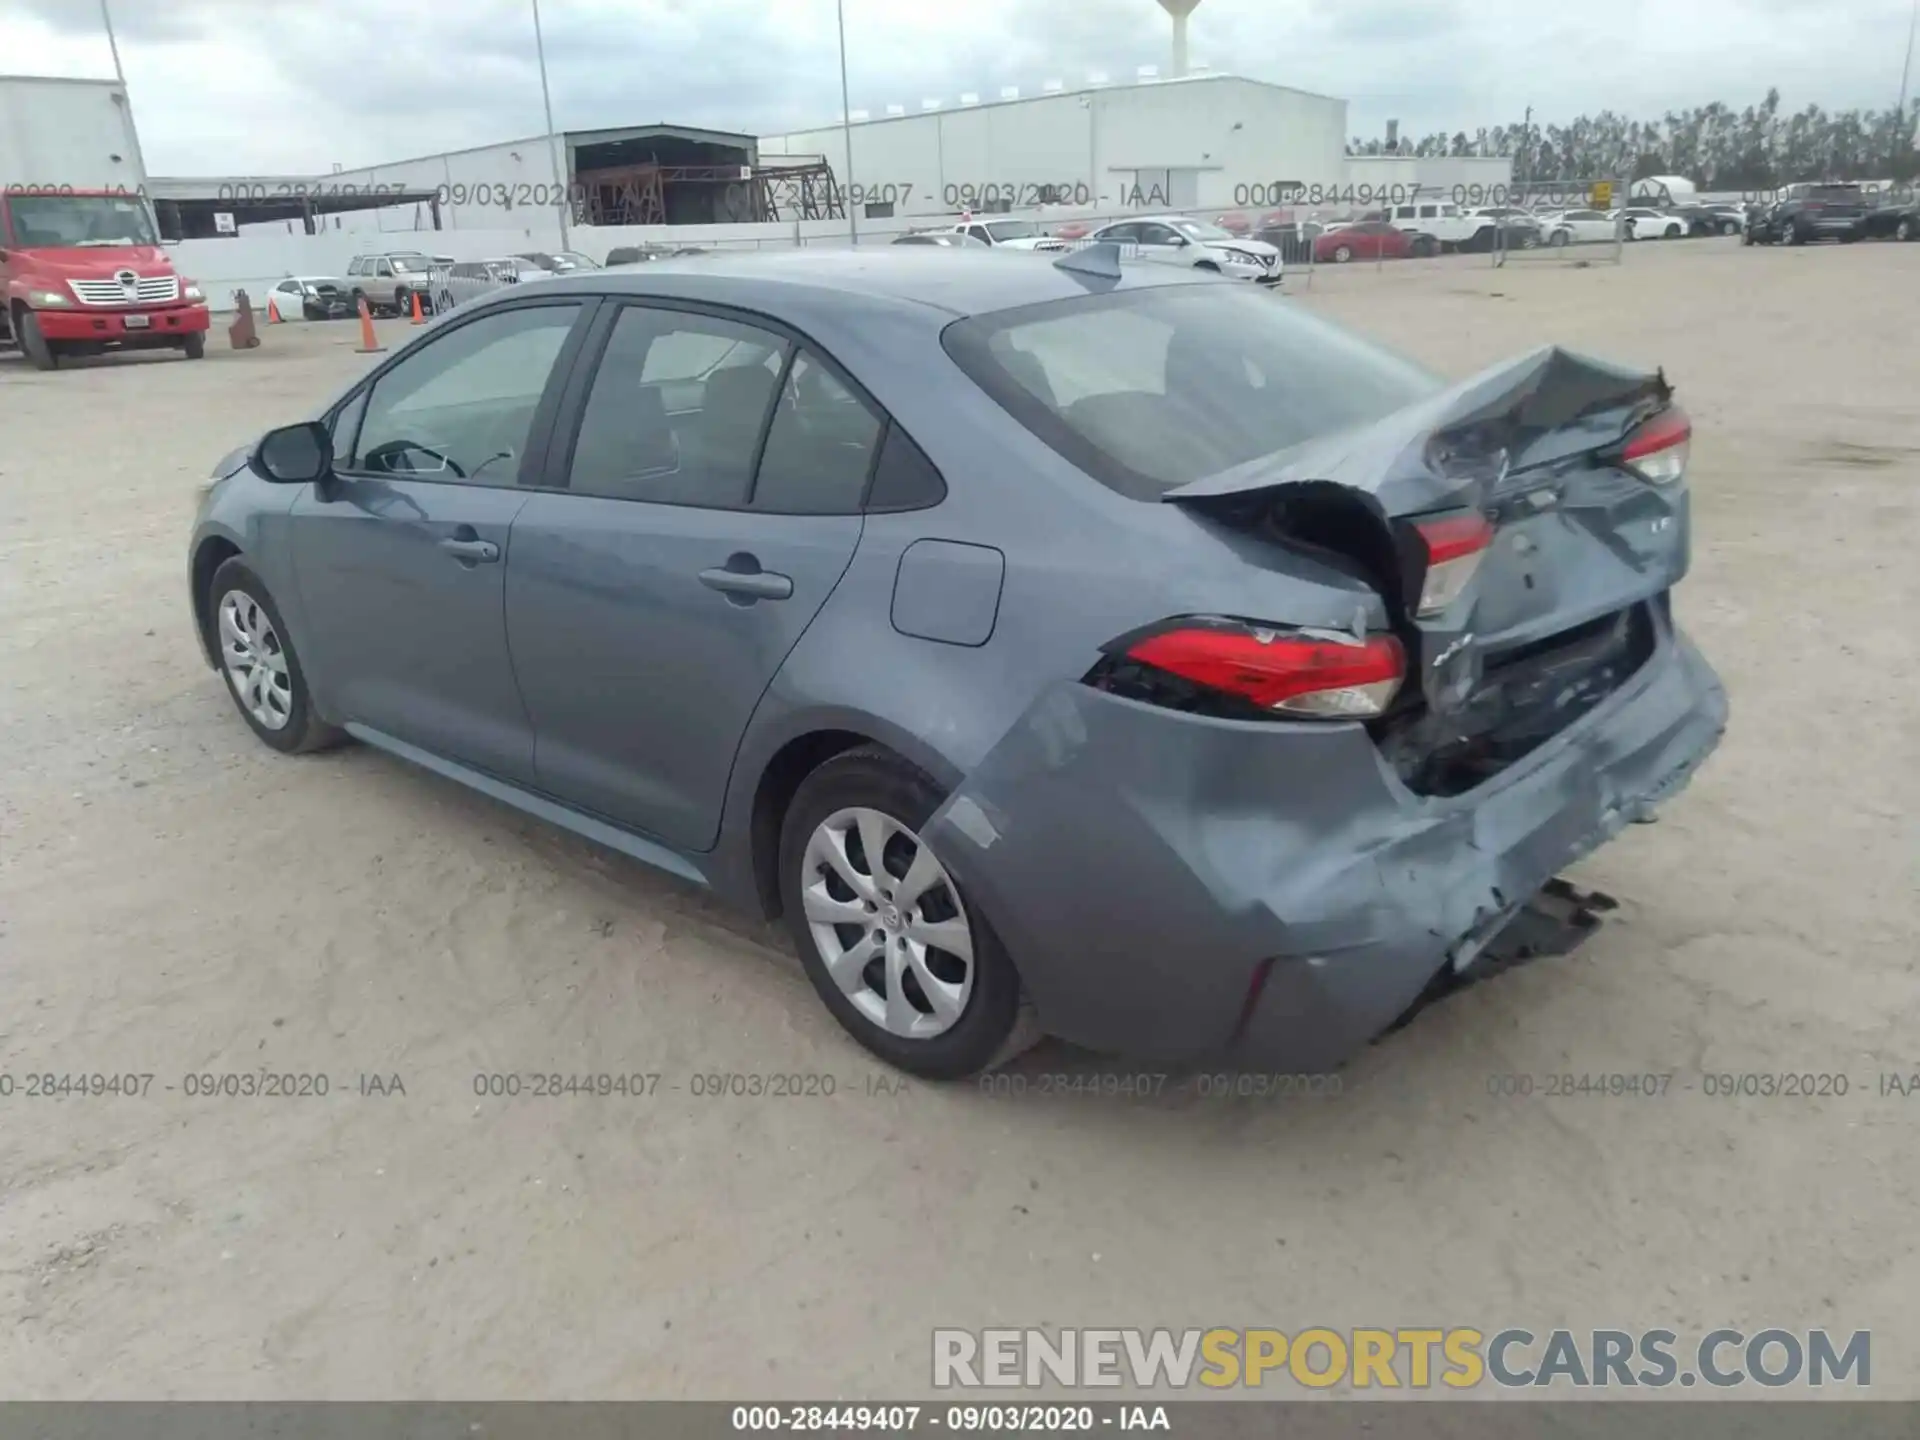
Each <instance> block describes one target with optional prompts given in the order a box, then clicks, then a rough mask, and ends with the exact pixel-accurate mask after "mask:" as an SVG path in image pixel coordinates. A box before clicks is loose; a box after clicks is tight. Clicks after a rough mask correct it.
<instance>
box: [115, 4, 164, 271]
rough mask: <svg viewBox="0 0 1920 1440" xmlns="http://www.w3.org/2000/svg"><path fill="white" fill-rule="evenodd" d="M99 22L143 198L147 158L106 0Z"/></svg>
mask: <svg viewBox="0 0 1920 1440" xmlns="http://www.w3.org/2000/svg"><path fill="white" fill-rule="evenodd" d="M100 23H101V24H102V25H103V26H105V27H106V31H107V48H108V49H109V50H111V51H112V52H113V79H114V83H115V84H117V85H118V86H119V87H120V117H121V120H122V121H123V122H124V123H125V125H126V127H127V140H128V143H129V148H131V149H132V151H133V165H134V169H135V170H136V171H137V172H138V173H139V176H140V186H139V189H140V198H141V199H142V200H145V199H146V196H147V159H146V156H144V155H142V154H141V153H140V127H139V126H137V125H135V124H134V123H133V97H132V96H131V95H129V94H128V93H127V72H126V70H125V69H123V68H122V67H121V64H120V42H119V40H118V39H116V38H115V37H114V33H113V11H112V10H111V9H109V8H108V6H107V0H100ZM158 219H159V217H158V216H157V215H156V216H155V224H156V230H155V233H156V234H158V233H159V232H158V229H157V226H158Z"/></svg>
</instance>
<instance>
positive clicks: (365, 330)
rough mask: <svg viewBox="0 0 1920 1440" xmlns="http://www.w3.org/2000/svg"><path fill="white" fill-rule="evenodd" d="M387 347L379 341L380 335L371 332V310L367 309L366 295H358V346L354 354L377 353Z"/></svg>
mask: <svg viewBox="0 0 1920 1440" xmlns="http://www.w3.org/2000/svg"><path fill="white" fill-rule="evenodd" d="M386 348H387V347H386V346H384V345H382V344H381V343H380V337H379V336H378V335H375V334H374V333H373V312H372V311H371V310H369V309H367V297H366V296H364V295H362V296H361V297H360V346H359V348H358V349H357V350H355V351H354V352H353V353H354V354H356V355H378V354H380V353H381V352H382V351H384V350H385V349H386Z"/></svg>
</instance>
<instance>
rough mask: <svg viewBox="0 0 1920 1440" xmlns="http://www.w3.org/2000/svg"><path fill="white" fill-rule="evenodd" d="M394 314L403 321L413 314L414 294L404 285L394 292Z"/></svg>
mask: <svg viewBox="0 0 1920 1440" xmlns="http://www.w3.org/2000/svg"><path fill="white" fill-rule="evenodd" d="M393 313H394V314H395V315H397V316H399V317H400V318H401V319H402V320H404V319H406V318H407V316H408V315H410V314H412V313H413V292H412V291H411V290H409V289H407V288H406V287H405V286H404V285H403V286H401V287H400V288H399V289H398V290H396V291H394V292H393Z"/></svg>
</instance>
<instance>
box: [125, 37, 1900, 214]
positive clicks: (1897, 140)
mask: <svg viewBox="0 0 1920 1440" xmlns="http://www.w3.org/2000/svg"><path fill="white" fill-rule="evenodd" d="M102 3H104V0H102ZM1916 28H1920V0H1913V13H1912V14H1910V15H1909V16H1908V17H1907V58H1906V59H1905V60H1903V61H1901V62H1900V103H1899V104H1898V105H1896V106H1894V107H1893V119H1894V132H1893V143H1894V144H1895V145H1896V146H1897V145H1899V144H1900V142H1901V141H1902V139H1904V138H1905V136H1906V133H1907V80H1908V79H1909V78H1910V77H1911V76H1912V74H1913V32H1914V30H1915V29H1916ZM1906 143H1907V148H1908V149H1909V150H1911V149H1912V148H1913V142H1912V141H1911V140H1908V141H1907V142H1906ZM1900 159H1901V157H1900V153H1899V151H1898V150H1896V151H1895V152H1894V155H1893V165H1894V174H1893V176H1892V177H1891V178H1893V179H1896V180H1897V179H1899V178H1900V177H1899V167H1900Z"/></svg>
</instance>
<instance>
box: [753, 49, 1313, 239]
mask: <svg viewBox="0 0 1920 1440" xmlns="http://www.w3.org/2000/svg"><path fill="white" fill-rule="evenodd" d="M1346 124H1347V119H1346V102H1345V101H1344V100H1335V99H1330V98H1328V97H1326V96H1320V95H1310V94H1307V93H1305V92H1303V91H1298V90H1288V89H1284V88H1282V87H1280V86H1275V85H1264V84H1260V83H1258V82H1256V81H1251V80H1242V79H1239V78H1237V77H1234V76H1208V77H1205V78H1200V79H1192V80H1182V81H1177V82H1173V81H1170V82H1163V83H1160V84H1152V85H1127V86H1115V87H1111V88H1107V89H1097V90H1084V91H1076V92H1071V93H1066V94H1058V95H1040V96H1032V97H1028V98H1025V99H1021V100H1017V101H1001V102H995V103H992V104H987V105H978V106H962V107H953V108H948V109H944V110H938V111H934V112H931V113H925V112H923V113H921V114H917V115H908V116H902V117H896V118H892V119H883V120H868V121H863V122H861V123H859V124H856V125H855V126H853V162H854V164H853V180H854V183H855V184H856V185H858V186H859V187H860V188H861V190H862V191H863V192H868V191H871V190H873V189H874V188H876V187H877V188H878V189H879V190H880V192H881V197H882V198H883V199H884V198H885V196H886V193H887V187H888V186H892V187H894V190H895V194H896V198H895V210H894V213H895V214H896V215H911V216H921V217H926V216H934V215H948V214H952V213H953V212H954V211H956V210H958V209H960V208H962V207H963V205H964V204H965V203H966V189H967V187H971V190H972V192H973V194H974V195H975V196H976V197H979V198H986V196H987V194H988V192H989V189H990V187H997V188H998V192H999V193H1000V194H1001V195H1003V196H1007V197H1009V198H1011V200H1012V203H1013V205H1014V208H1015V209H1016V210H1023V209H1025V208H1027V207H1028V206H1030V205H1031V204H1032V203H1033V201H1034V200H1035V199H1036V198H1037V197H1036V195H1035V190H1036V188H1037V187H1040V186H1049V185H1050V186H1054V187H1060V188H1063V189H1064V190H1065V191H1066V192H1067V193H1069V194H1071V196H1072V197H1073V198H1074V199H1076V200H1079V201H1081V202H1082V204H1081V205H1078V206H1075V207H1073V208H1074V211H1075V212H1078V211H1080V210H1083V209H1091V210H1093V211H1096V212H1112V211H1116V210H1120V209H1124V208H1127V207H1128V203H1129V200H1130V198H1131V197H1130V195H1129V193H1128V192H1129V191H1130V190H1131V188H1132V187H1133V186H1134V184H1135V182H1136V177H1137V175H1138V172H1140V171H1141V170H1161V171H1165V170H1169V169H1175V170H1182V171H1190V172H1193V174H1192V176H1191V177H1190V182H1189V183H1193V184H1195V189H1196V193H1195V194H1194V195H1193V197H1192V200H1191V203H1192V204H1194V205H1196V206H1201V207H1221V208H1226V207H1231V206H1234V205H1236V204H1239V205H1244V204H1246V203H1249V200H1248V198H1246V197H1247V192H1248V189H1249V187H1251V186H1257V185H1261V184H1264V183H1268V182H1272V181H1275V180H1298V181H1301V182H1303V183H1306V182H1311V181H1314V180H1319V181H1322V182H1324V183H1326V184H1329V185H1331V184H1337V183H1338V182H1339V181H1340V179H1341V177H1342V176H1343V175H1344V173H1345V171H1344V155H1345V148H1346V138H1345V136H1346ZM760 153H761V156H762V157H763V160H764V161H766V162H767V163H772V162H773V160H774V157H776V156H779V155H822V156H825V157H826V160H827V163H828V164H829V165H831V166H832V167H833V171H834V174H835V175H836V177H838V178H840V179H842V180H844V179H845V178H846V174H847V163H846V162H847V152H846V141H845V132H844V131H843V130H842V128H841V127H839V126H828V127H824V128H822V129H819V130H808V131H801V132H798V133H795V134H790V135H777V136H769V137H766V138H764V139H762V140H761V142H760ZM1236 195H1239V196H1242V197H1243V198H1242V199H1240V200H1239V201H1236V199H1235V196H1236ZM1143 198H1145V197H1143ZM1179 198H1180V197H1174V198H1173V199H1171V200H1169V199H1158V200H1154V201H1153V202H1152V203H1155V204H1157V205H1159V206H1160V207H1161V208H1165V207H1167V206H1168V205H1169V204H1177V203H1178V202H1179Z"/></svg>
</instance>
